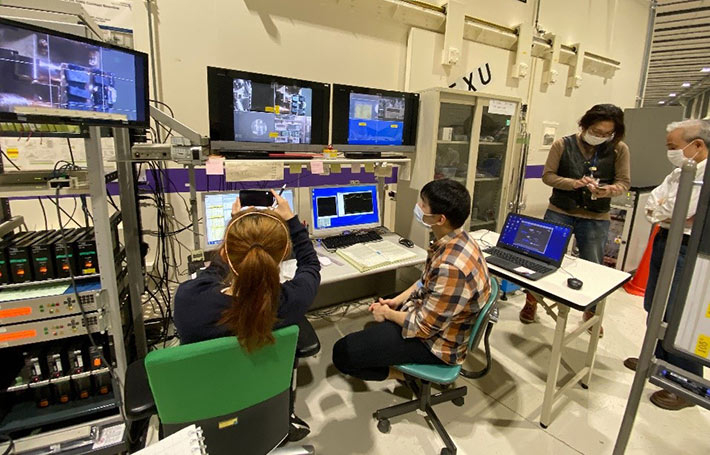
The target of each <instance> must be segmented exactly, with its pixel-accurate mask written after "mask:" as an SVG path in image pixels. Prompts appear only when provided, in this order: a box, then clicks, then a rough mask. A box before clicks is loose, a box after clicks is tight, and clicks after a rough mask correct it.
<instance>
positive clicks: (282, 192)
mask: <svg viewBox="0 0 710 455" xmlns="http://www.w3.org/2000/svg"><path fill="white" fill-rule="evenodd" d="M285 189H286V184H285V183H284V186H282V187H281V191H279V196H281V195H282V194H284V190H285Z"/></svg>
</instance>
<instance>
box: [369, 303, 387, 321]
mask: <svg viewBox="0 0 710 455" xmlns="http://www.w3.org/2000/svg"><path fill="white" fill-rule="evenodd" d="M369 309H370V312H371V313H372V317H373V318H374V319H375V321H376V322H384V321H385V319H387V318H386V317H385V316H386V314H387V312H388V311H390V307H388V306H387V305H383V304H381V303H378V302H375V303H373V304H372V305H370V308H369Z"/></svg>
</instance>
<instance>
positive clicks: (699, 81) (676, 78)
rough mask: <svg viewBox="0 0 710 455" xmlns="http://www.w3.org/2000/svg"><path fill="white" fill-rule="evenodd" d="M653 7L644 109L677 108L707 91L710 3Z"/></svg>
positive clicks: (681, 1) (666, 0)
mask: <svg viewBox="0 0 710 455" xmlns="http://www.w3.org/2000/svg"><path fill="white" fill-rule="evenodd" d="M656 3H657V4H658V6H657V9H656V22H655V25H654V30H653V44H652V47H651V59H650V63H649V68H648V80H647V82H646V91H645V94H644V106H658V105H659V104H677V103H679V102H680V100H681V99H688V98H693V97H694V96H696V95H698V94H699V93H701V92H704V91H705V90H708V89H710V0H658V1H657V2H656ZM703 68H707V72H703V71H702V69H703ZM684 84H685V85H686V86H684ZM671 94H675V96H671Z"/></svg>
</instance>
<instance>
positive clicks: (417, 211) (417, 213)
mask: <svg viewBox="0 0 710 455" xmlns="http://www.w3.org/2000/svg"><path fill="white" fill-rule="evenodd" d="M425 215H431V213H424V211H423V210H422V208H421V207H419V204H414V219H415V220H417V221H419V223H420V224H422V225H423V226H426V227H428V228H430V227H431V224H429V223H427V222H425V221H424V216H425Z"/></svg>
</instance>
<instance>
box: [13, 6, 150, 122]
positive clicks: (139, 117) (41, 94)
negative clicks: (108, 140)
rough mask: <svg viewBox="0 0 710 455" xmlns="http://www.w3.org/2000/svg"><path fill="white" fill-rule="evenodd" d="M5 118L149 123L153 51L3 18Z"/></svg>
mask: <svg viewBox="0 0 710 455" xmlns="http://www.w3.org/2000/svg"><path fill="white" fill-rule="evenodd" d="M0 120H1V121H10V122H29V123H43V122H49V121H51V122H55V123H56V122H61V123H71V124H87V125H108V126H112V125H113V126H136V127H147V126H148V125H149V117H148V56H147V55H146V54H144V53H142V52H138V51H134V50H131V49H125V48H122V47H117V46H113V45H110V44H107V43H103V42H101V41H95V40H91V39H87V38H82V37H78V36H74V35H70V34H66V33H61V32H56V31H53V30H49V29H46V28H41V27H35V26H31V25H27V24H24V23H22V22H15V21H10V20H7V19H0Z"/></svg>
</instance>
